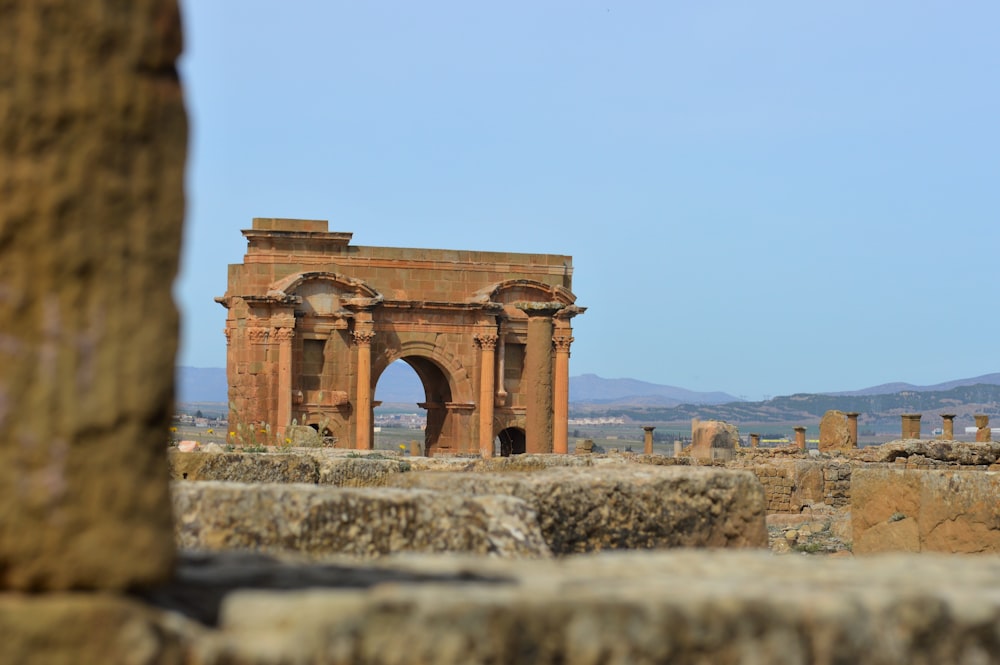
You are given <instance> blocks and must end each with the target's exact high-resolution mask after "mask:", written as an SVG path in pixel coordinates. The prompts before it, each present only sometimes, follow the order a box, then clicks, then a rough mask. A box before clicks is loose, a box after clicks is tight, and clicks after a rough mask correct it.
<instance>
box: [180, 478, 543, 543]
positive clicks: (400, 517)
mask: <svg viewBox="0 0 1000 665" xmlns="http://www.w3.org/2000/svg"><path fill="white" fill-rule="evenodd" d="M173 498H174V512H175V513H176V516H177V521H176V535H177V542H178V544H179V546H180V547H183V548H186V549H195V550H209V551H226V550H249V551H262V552H294V553H298V554H302V555H306V556H311V557H325V556H329V555H332V554H351V555H355V556H363V557H374V556H382V555H386V554H391V553H396V552H474V553H481V554H492V555H495V556H507V557H532V556H534V557H539V556H542V557H544V556H550V551H549V548H548V547H547V545H546V544H545V541H544V540H543V538H542V535H541V533H540V531H539V529H538V524H537V520H536V516H535V513H534V511H533V510H532V509H531V508H530V507H529V505H528V504H527V503H526V502H524V501H521V500H519V499H516V498H513V497H506V496H481V497H472V496H467V495H460V494H454V493H440V492H430V491H420V490H400V489H387V488H364V489H358V488H336V487H322V486H316V485H304V484H294V483H293V484H277V483H272V484H263V483H257V484H249V483H232V482H183V481H182V482H176V483H174V484H173Z"/></svg>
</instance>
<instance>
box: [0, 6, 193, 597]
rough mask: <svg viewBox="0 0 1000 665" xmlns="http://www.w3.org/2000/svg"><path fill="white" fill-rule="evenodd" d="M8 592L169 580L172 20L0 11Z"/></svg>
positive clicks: (143, 9)
mask: <svg viewBox="0 0 1000 665" xmlns="http://www.w3.org/2000/svg"><path fill="white" fill-rule="evenodd" d="M0 16H2V25H3V37H2V38H0V192H2V194H0V199H2V204H0V588H8V589H10V588H13V589H68V588H103V589H119V588H124V587H127V586H133V585H138V584H148V583H152V582H155V581H158V580H160V579H162V578H164V577H165V576H166V575H168V574H169V572H170V570H171V562H172V560H173V545H172V538H171V515H170V501H169V494H168V477H167V469H166V463H165V461H164V454H163V445H164V443H165V441H164V438H165V435H164V433H165V432H166V431H167V428H168V427H169V422H170V421H169V419H170V416H171V415H172V413H171V411H172V406H173V405H172V397H173V375H174V352H175V349H176V346H177V311H176V308H175V306H174V302H173V298H172V295H171V285H172V283H173V277H174V275H175V274H176V272H177V260H178V254H179V250H180V240H181V224H182V220H183V215H184V179H183V175H184V159H185V153H186V134H187V129H186V116H185V111H184V103H183V99H182V96H181V88H180V85H179V82H178V77H177V72H176V70H175V66H174V64H175V61H176V59H177V57H178V55H179V54H180V49H181V30H180V16H179V13H178V9H177V5H176V2H175V1H174V0H136V1H135V2H127V3H117V4H109V3H99V2H82V1H78V0H52V1H51V2H35V1H34V0H5V1H4V2H2V3H0Z"/></svg>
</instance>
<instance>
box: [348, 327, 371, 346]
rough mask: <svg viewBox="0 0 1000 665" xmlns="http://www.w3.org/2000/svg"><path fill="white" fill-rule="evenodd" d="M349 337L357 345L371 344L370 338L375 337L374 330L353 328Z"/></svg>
mask: <svg viewBox="0 0 1000 665" xmlns="http://www.w3.org/2000/svg"><path fill="white" fill-rule="evenodd" d="M351 339H352V340H353V341H354V343H355V344H356V345H357V346H371V345H372V340H373V339H375V331H373V330H355V331H353V332H351Z"/></svg>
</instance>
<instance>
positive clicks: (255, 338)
mask: <svg viewBox="0 0 1000 665" xmlns="http://www.w3.org/2000/svg"><path fill="white" fill-rule="evenodd" d="M270 336H271V329H270V328H260V327H253V328H247V339H249V340H250V341H251V342H254V343H255V344H264V343H266V342H267V340H268V338H269V337H270Z"/></svg>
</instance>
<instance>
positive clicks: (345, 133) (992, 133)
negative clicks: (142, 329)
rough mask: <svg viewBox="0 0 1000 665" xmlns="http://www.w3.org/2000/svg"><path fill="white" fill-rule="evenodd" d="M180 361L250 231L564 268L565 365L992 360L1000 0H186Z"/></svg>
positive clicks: (707, 374)
mask: <svg viewBox="0 0 1000 665" xmlns="http://www.w3.org/2000/svg"><path fill="white" fill-rule="evenodd" d="M181 5H182V10H183V12H184V20H185V31H186V50H185V54H184V56H183V58H182V60H181V63H180V65H181V75H182V78H183V82H184V86H185V91H186V95H187V103H188V111H189V114H190V118H191V140H190V152H189V163H188V212H187V226H186V230H185V249H184V256H183V261H182V272H181V277H180V278H179V280H178V282H177V286H176V290H175V291H176V295H177V300H178V303H179V306H180V308H181V310H182V313H183V316H184V323H183V328H182V349H181V355H180V357H179V363H180V364H184V365H191V366H197V367H223V366H225V340H224V338H223V335H222V328H223V324H224V320H225V310H224V309H223V308H222V307H220V306H219V305H217V304H216V303H214V302H213V300H212V298H213V297H214V296H218V295H222V294H223V293H224V291H225V288H226V265H227V264H229V263H237V262H240V261H241V260H242V256H243V252H244V250H245V241H244V240H243V238H242V236H241V235H240V229H243V228H247V227H249V225H250V221H251V219H252V218H253V217H303V218H319V219H329V220H330V227H331V230H338V231H350V232H353V233H354V241H353V242H354V243H355V244H359V245H379V246H403V247H435V248H458V249H485V250H499V251H521V252H536V253H537V252H549V253H557V254H570V255H572V256H573V257H574V267H575V275H574V282H573V286H574V291H575V292H576V294H577V295H578V296H579V303H580V304H582V305H584V306H587V307H589V311H588V312H587V313H586V314H585V315H583V316H582V317H578V318H577V319H575V320H574V324H575V337H576V342H575V343H574V345H573V356H572V360H571V373H572V374H573V375H578V374H583V373H595V374H599V375H601V376H604V377H607V378H617V377H630V378H636V379H641V380H645V381H651V382H655V383H665V384H671V385H676V386H682V387H685V388H689V389H692V390H706V391H707V390H723V391H726V392H729V393H731V394H734V395H738V396H745V397H748V398H751V399H757V398H760V397H762V396H765V395H779V394H789V393H792V392H818V391H833V390H849V389H853V388H861V387H864V386H869V385H873V384H879V383H885V382H889V381H897V380H898V381H908V382H911V383H917V384H929V383H937V382H940V381H946V380H950V379H955V378H963V377H968V376H975V375H979V374H985V373H988V372H995V371H1000V363H998V362H997V354H996V346H997V342H996V329H997V328H996V323H997V314H996V313H997V308H996V297H995V294H996V287H997V279H996V269H997V267H998V265H1000V252H998V249H1000V242H998V241H1000V223H998V222H1000V186H998V183H1000V86H998V85H997V76H998V74H997V73H998V72H1000V47H998V46H997V40H996V35H997V34H998V31H1000V5H998V4H996V3H992V2H974V1H973V2H962V3H948V2H919V1H908V2H892V1H889V2H878V3H872V2H852V1H842V2H837V3H803V2H792V1H789V2H760V3H723V2H701V3H680V2H673V3H668V2H630V3H613V2H600V3H595V2H587V1H586V0H582V1H574V2H568V1H567V2H555V1H553V2H547V1H544V0H543V1H538V0H535V1H533V2H513V1H512V2H504V3H479V2H457V1H456V2H420V3H414V2H405V3H404V2H391V3H390V2H375V1H372V2H359V1H356V0H352V1H351V2H342V1H339V0H330V1H326V2H304V1H303V2H281V3H279V2H275V1H274V0H270V1H268V2H264V1H257V0H244V1H241V2H230V1H223V0H213V1H211V2H198V1H195V0H182V2H181Z"/></svg>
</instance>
